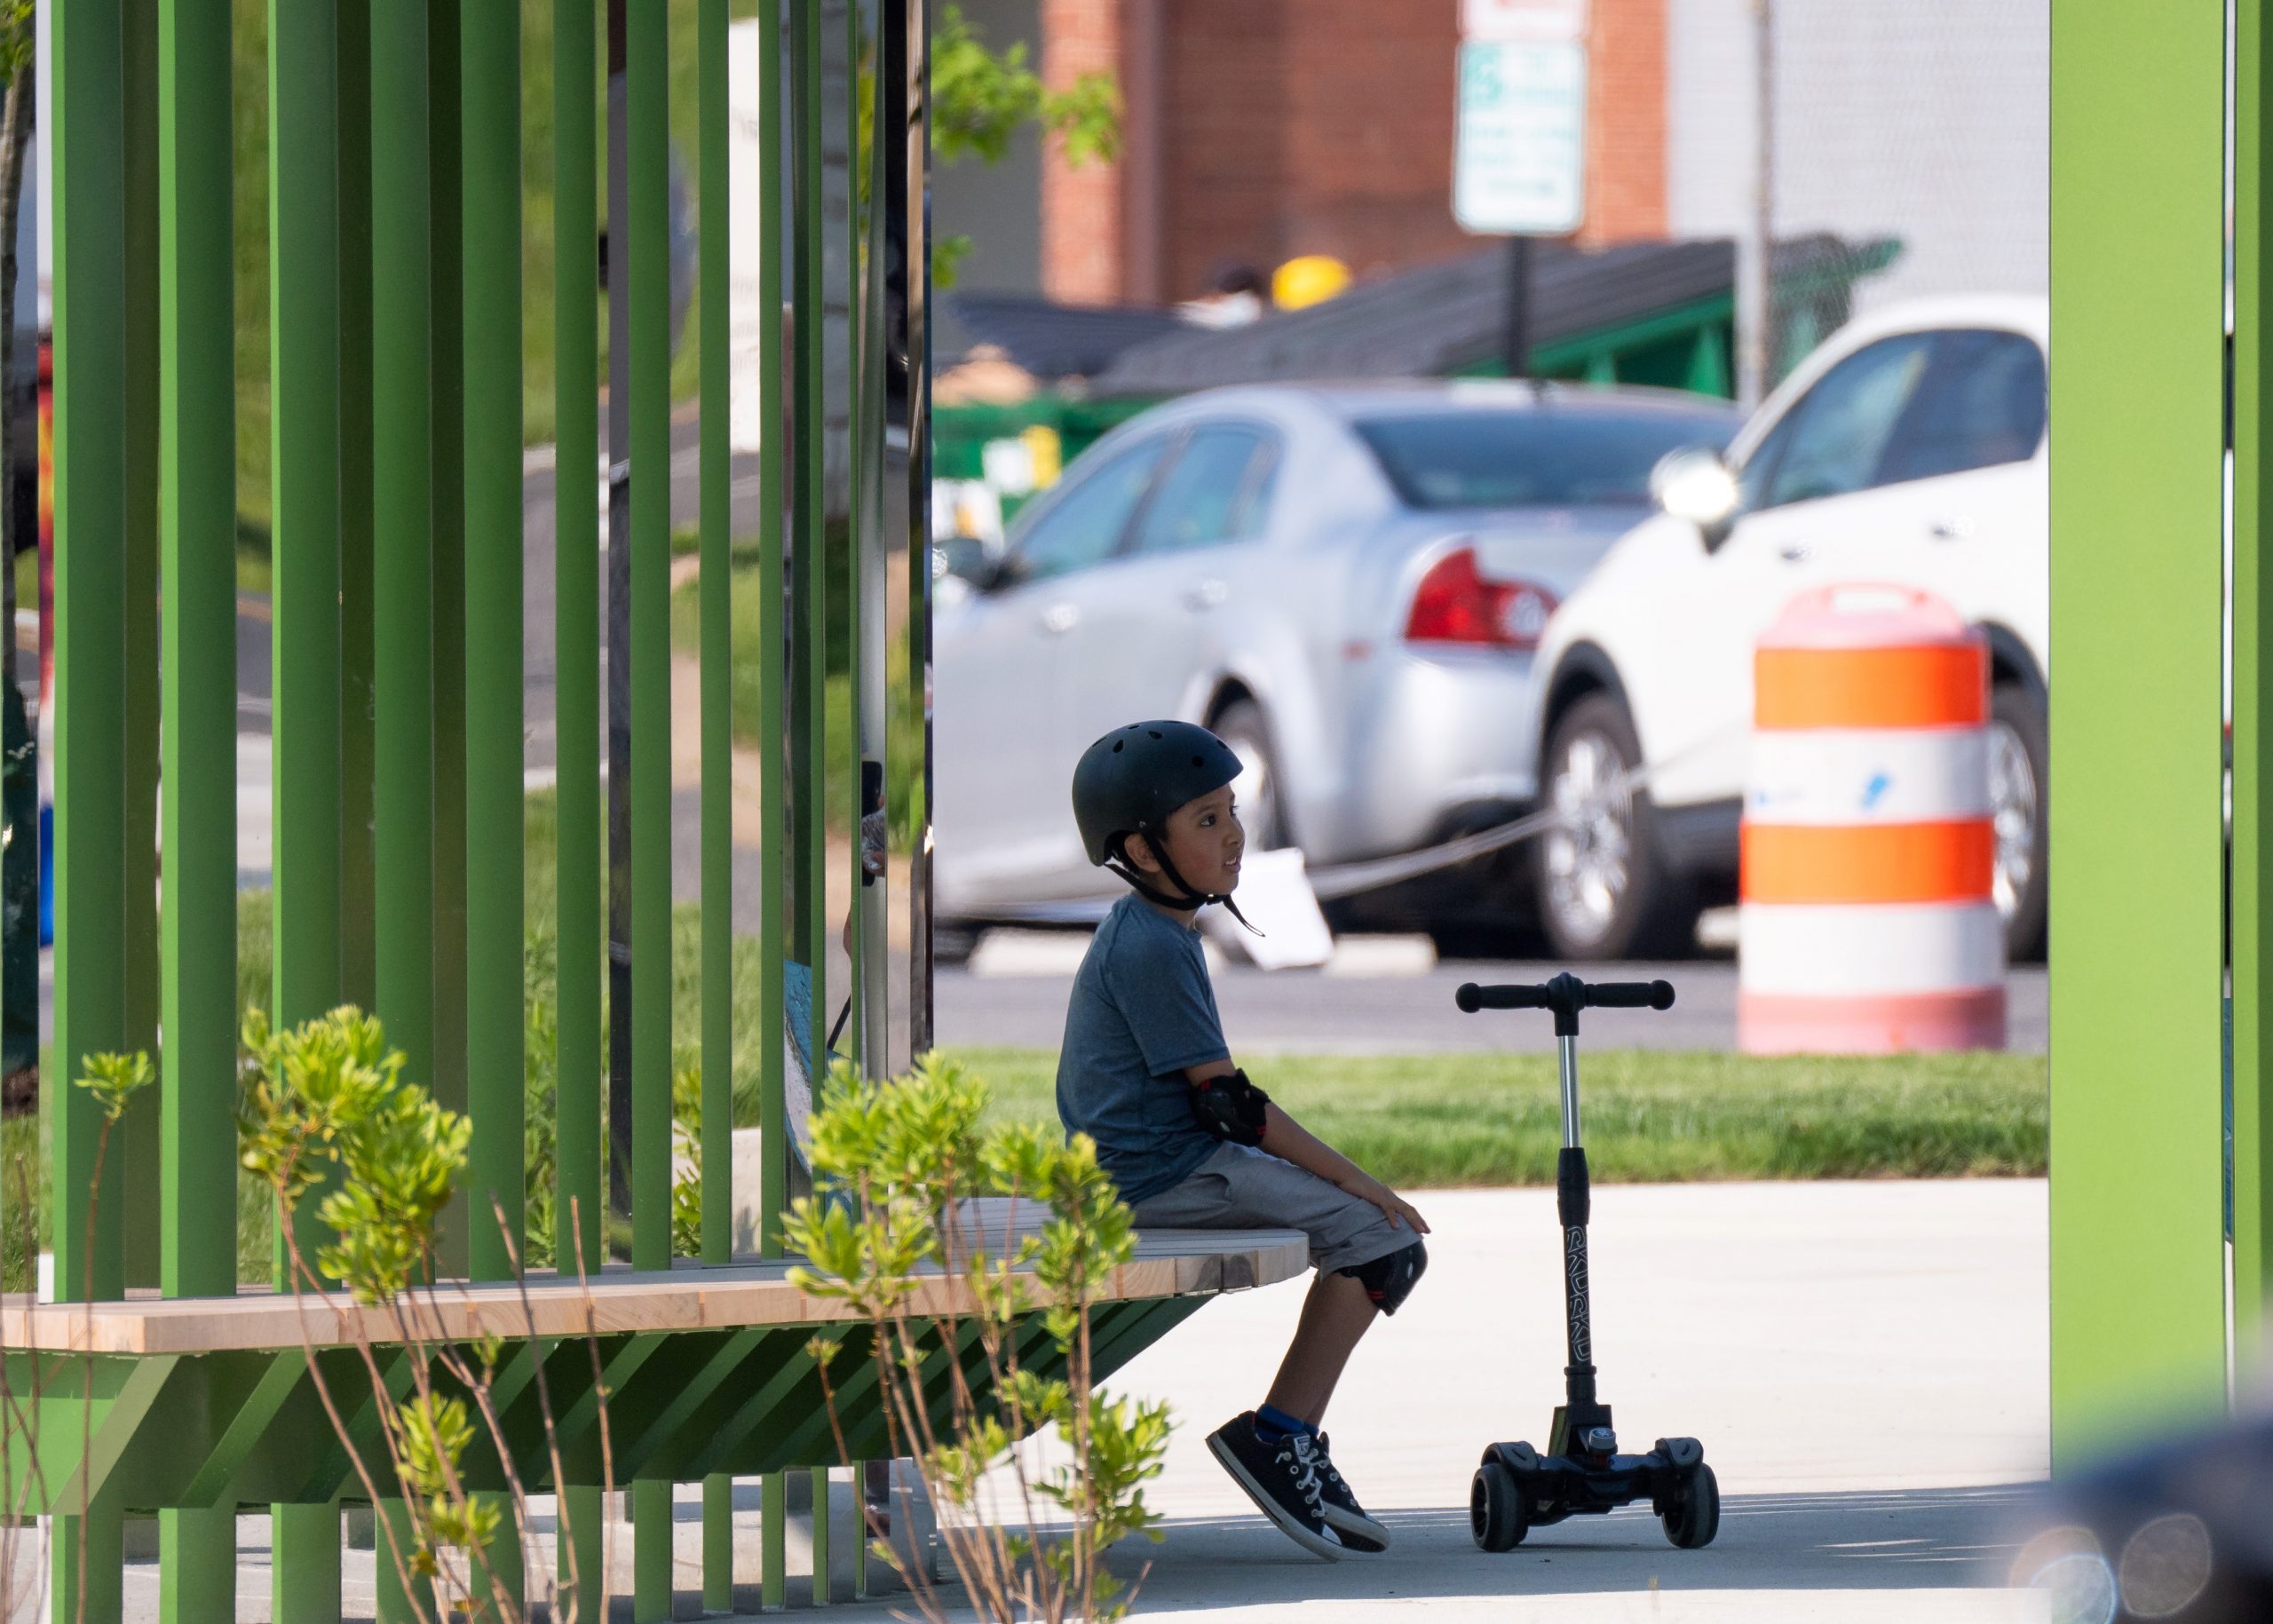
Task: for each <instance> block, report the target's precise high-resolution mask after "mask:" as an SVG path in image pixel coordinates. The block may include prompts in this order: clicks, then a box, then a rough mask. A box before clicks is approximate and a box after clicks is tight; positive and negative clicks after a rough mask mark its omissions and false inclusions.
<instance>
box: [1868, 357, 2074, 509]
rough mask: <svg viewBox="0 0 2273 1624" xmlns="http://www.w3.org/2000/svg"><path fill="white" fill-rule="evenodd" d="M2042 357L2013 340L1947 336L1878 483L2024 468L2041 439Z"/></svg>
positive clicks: (1905, 419) (2042, 415) (1895, 438)
mask: <svg viewBox="0 0 2273 1624" xmlns="http://www.w3.org/2000/svg"><path fill="white" fill-rule="evenodd" d="M2044 407H2045V401H2044V352H2043V351H2041V350H2039V349H2038V348H2037V347H2036V341H2035V340H2034V339H2032V338H2029V337H2024V336H2023V335H2021V334H2019V333H2007V332H1988V331H1957V332H1946V333H1944V334H1943V335H1942V337H1941V341H1940V343H1939V344H1938V345H1936V346H1935V351H1934V364H1933V366H1932V367H1931V368H1928V372H1927V375H1926V381H1925V384H1923V386H1922V387H1921V388H1920V390H1919V391H1918V395H1917V398H1916V400H1914V401H1913V403H1912V405H1911V408H1910V410H1909V411H1908V412H1907V413H1906V414H1905V416H1904V418H1903V421H1902V426H1901V429H1900V432H1897V434H1896V435H1895V437H1894V445H1893V447H1892V448H1890V449H1889V452H1888V454H1887V458H1886V463H1885V466H1884V467H1883V468H1882V469H1881V474H1880V479H1879V483H1881V484H1892V483H1893V482H1894V481H1896V480H1897V479H1931V478H1933V477H1934V476H1935V475H1936V474H1946V473H1962V472H1963V471H1966V470H1967V469H1968V468H1994V467H1995V466H1997V465H1998V464H1999V463H2024V462H2026V461H2027V460H2028V459H2029V458H2030V457H2031V456H2035V455H2036V448H2037V444H2038V442H2039V441H2040V440H2042V439H2043V438H2044Z"/></svg>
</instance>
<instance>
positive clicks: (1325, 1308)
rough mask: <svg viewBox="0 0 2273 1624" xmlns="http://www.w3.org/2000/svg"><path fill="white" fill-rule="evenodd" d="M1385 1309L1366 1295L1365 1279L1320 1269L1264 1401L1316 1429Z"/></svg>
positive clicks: (1304, 1301) (1324, 1417) (1305, 1299)
mask: <svg viewBox="0 0 2273 1624" xmlns="http://www.w3.org/2000/svg"><path fill="white" fill-rule="evenodd" d="M1379 1312H1380V1310H1378V1309H1376V1308H1375V1307H1374V1300H1373V1299H1372V1298H1371V1297H1369V1296H1367V1295H1366V1287H1365V1283H1364V1282H1363V1281H1362V1280H1359V1279H1356V1278H1354V1277H1353V1276H1350V1275H1347V1274H1327V1273H1325V1272H1323V1271H1321V1272H1320V1273H1319V1277H1318V1279H1315V1280H1314V1281H1312V1282H1311V1293H1310V1295H1309V1296H1307V1297H1305V1298H1303V1318H1302V1322H1301V1323H1300V1324H1299V1325H1297V1326H1296V1327H1295V1340H1294V1341H1293V1342H1291V1343H1288V1344H1287V1357H1286V1359H1284V1360H1282V1361H1281V1362H1280V1363H1279V1376H1278V1379H1277V1380H1276V1381H1274V1382H1271V1394H1270V1397H1269V1398H1266V1399H1264V1401H1263V1402H1264V1403H1266V1404H1268V1405H1270V1406H1271V1407H1272V1408H1274V1409H1279V1410H1284V1411H1285V1412H1286V1413H1287V1414H1289V1415H1292V1416H1295V1417H1296V1418H1297V1419H1298V1420H1300V1421H1301V1422H1303V1424H1304V1425H1306V1426H1309V1427H1311V1428H1312V1429H1313V1430H1315V1429H1316V1428H1317V1426H1318V1424H1319V1422H1322V1421H1324V1420H1325V1419H1326V1406H1327V1401H1328V1400H1330V1399H1331V1398H1333V1397H1334V1384H1335V1383H1336V1382H1340V1381H1341V1380H1342V1367H1343V1366H1344V1365H1347V1364H1348V1363H1349V1362H1350V1351H1351V1350H1352V1349H1354V1348H1355V1347H1357V1345H1358V1339H1359V1338H1361V1337H1363V1336H1364V1335H1365V1334H1366V1331H1367V1330H1368V1329H1370V1328H1371V1327H1372V1326H1373V1323H1374V1315H1376V1314H1377V1313H1379Z"/></svg>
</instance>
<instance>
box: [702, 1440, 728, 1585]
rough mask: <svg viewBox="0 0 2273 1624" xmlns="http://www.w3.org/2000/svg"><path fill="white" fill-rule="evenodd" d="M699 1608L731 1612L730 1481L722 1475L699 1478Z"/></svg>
mask: <svg viewBox="0 0 2273 1624" xmlns="http://www.w3.org/2000/svg"><path fill="white" fill-rule="evenodd" d="M702 1605H703V1608H704V1610H705V1611H707V1612H733V1610H734V1480H733V1477H729V1476H728V1475H727V1474H726V1473H725V1472H712V1473H711V1474H710V1475H709V1477H705V1478H703V1479H702Z"/></svg>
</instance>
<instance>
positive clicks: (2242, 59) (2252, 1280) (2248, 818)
mask: <svg viewBox="0 0 2273 1624" xmlns="http://www.w3.org/2000/svg"><path fill="white" fill-rule="evenodd" d="M2235 23H2236V30H2235V40H2234V69H2235V74H2234V92H2235V99H2234V165H2235V168H2234V415H2233V431H2234V507H2233V523H2234V535H2233V545H2234V579H2233V639H2234V641H2233V650H2234V653H2233V661H2234V664H2233V682H2234V694H2233V697H2234V714H2233V723H2234V761H2233V773H2234V804H2233V819H2234V822H2233V837H2234V848H2233V898H2232V905H2231V906H2232V910H2233V911H2232V920H2233V989H2234V1050H2233V1056H2234V1168H2233V1176H2234V1209H2233V1243H2234V1260H2233V1291H2234V1305H2233V1323H2234V1340H2235V1344H2236V1346H2235V1352H2236V1355H2237V1365H2238V1367H2239V1370H2240V1374H2241V1381H2242V1384H2243V1385H2245V1386H2246V1385H2247V1384H2249V1383H2250V1382H2252V1381H2253V1379H2254V1378H2255V1377H2256V1376H2257V1375H2258V1374H2260V1373H2261V1371H2262V1368H2263V1360H2264V1359H2265V1356H2266V1352H2267V1349H2266V1346H2265V1330H2266V1327H2265V1314H2266V1310H2267V1306H2268V1279H2267V1271H2268V1268H2269V1266H2273V1185H2269V1184H2268V1179H2267V1174H2268V1171H2269V1169H2273V1155H2269V1154H2268V1153H2269V1151H2273V1112H2269V1111H2268V1110H2267V1108H2266V1106H2267V1099H2266V1091H2267V1083H2268V1079H2269V1078H2273V1021H2269V1020H2268V1019H2267V1016H2266V1007H2265V1001H2266V994H2267V991H2268V988H2269V978H2273V963H2269V961H2268V958H2267V953H2268V949H2269V947H2273V868H2269V867H2268V864H2267V860H2266V859H2267V852H2266V835H2267V833H2268V830H2267V820H2268V818H2269V816H2273V796H2269V791H2273V751H2269V750H2268V749H2267V729H2268V727H2269V725H2273V661H2269V660H2268V659H2267V657H2266V654H2267V649H2266V640H2267V638H2268V635H2269V633H2273V570H2269V569H2268V568H2267V567H2266V559H2265V556H2264V550H2265V548H2266V547H2267V546H2268V545H2269V544H2273V523H2269V522H2268V521H2269V518H2273V514H2269V511H2268V504H2269V502H2273V486H2269V484H2268V482H2267V475H2268V471H2269V470H2268V464H2267V457H2266V451H2267V448H2268V445H2269V442H2273V416H2269V413H2268V408H2269V404H2273V402H2269V400H2268V396H2267V384H2268V383H2269V381H2273V367H2269V365H2268V363H2269V361H2273V328H2269V326H2268V323H2267V321H2266V315H2267V313H2268V310H2269V308H2273V305H2269V301H2268V299H2267V291H2268V289H2267V281H2268V277H2269V274H2273V264H2269V260H2268V257H2267V253H2266V250H2267V246H2268V245H2267V242H2266V232H2267V229H2268V226H2269V225H2273V210H2269V208H2268V203H2269V201H2273V195H2269V194H2273V164H2269V163H2268V162H2266V157H2267V154H2266V142H2267V141H2268V140H2269V139H2273V129H2269V128H2268V126H2267V123H2266V103H2265V91H2266V83H2267V70H2268V67H2269V62H2268V53H2269V51H2273V29H2269V28H2267V27H2266V26H2265V23H2266V19H2265V15H2264V10H2263V6H2262V4H2257V3H2252V0H2243V4H2240V5H2239V6H2238V7H2237V11H2236V14H2235Z"/></svg>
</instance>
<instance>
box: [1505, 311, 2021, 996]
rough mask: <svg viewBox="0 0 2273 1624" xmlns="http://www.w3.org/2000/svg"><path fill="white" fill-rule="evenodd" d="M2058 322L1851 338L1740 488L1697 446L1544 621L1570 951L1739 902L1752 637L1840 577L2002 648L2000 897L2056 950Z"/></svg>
mask: <svg viewBox="0 0 2273 1624" xmlns="http://www.w3.org/2000/svg"><path fill="white" fill-rule="evenodd" d="M2046 330H2047V307H2046V304H2045V301H2044V300H2042V299H2040V298H2024V297H1970V298H1963V299H1940V300H1935V301H1933V302H1930V303H1919V304H1913V305H1903V306H1901V307H1898V308H1896V309H1891V310H1889V311H1887V312H1885V313H1882V314H1879V315H1874V316H1872V317H1870V318H1868V319H1865V320H1863V321H1857V322H1855V323H1853V324H1851V325H1850V326H1849V327H1847V328H1845V329H1842V330H1841V332H1840V333H1838V334H1837V335H1836V336H1835V337H1833V339H1832V340H1831V341H1830V342H1829V343H1827V344H1826V345H1824V346H1823V347H1822V348H1821V349H1819V350H1818V351H1817V352H1816V353H1814V354H1813V355H1811V356H1810V357H1809V358H1808V360H1806V362H1804V363H1803V364H1802V366H1801V367H1800V368H1799V369H1798V370H1797V371H1795V372H1794V374H1793V375H1792V376H1791V377H1790V378H1789V379H1788V380H1786V383H1785V384H1784V385H1783V386H1782V387H1781V388H1779V389H1778V390H1777V392H1775V394H1774V395H1773V396H1771V397H1770V399H1769V400H1768V401H1767V402H1766V403H1765V404H1764V405H1763V406H1762V408H1760V410H1759V411H1758V412H1757V413H1755V414H1754V416H1753V418H1752V420H1751V421H1750V422H1749V423H1747V424H1746V425H1745V427H1744V429H1743V431H1742V432H1740V433H1738V436H1737V438H1736V440H1734V441H1733V442H1732V443H1731V445H1730V449H1729V455H1728V458H1727V465H1726V466H1727V474H1721V473H1720V471H1719V469H1718V468H1717V467H1716V466H1715V465H1714V464H1711V463H1702V464H1701V465H1700V462H1699V456H1698V454H1695V453H1683V454H1679V455H1680V456H1683V458H1685V459H1686V462H1685V464H1684V465H1683V466H1682V467H1679V468H1665V469H1661V470H1660V472H1661V474H1666V475H1667V476H1680V477H1677V478H1676V477H1669V478H1668V479H1667V480H1665V481H1664V482H1663V483H1662V484H1661V487H1660V498H1661V501H1662V503H1663V504H1664V505H1665V507H1666V508H1667V511H1662V512H1659V514H1657V515H1656V516H1655V517H1654V518H1651V519H1649V520H1647V521H1646V522H1644V523H1643V525H1641V526H1640V527H1638V528H1636V529H1635V530H1634V531H1632V532H1630V533H1629V534H1628V535H1626V536H1624V537H1622V538H1621V539H1620V541H1619V542H1618V543H1617V544H1616V545H1615V546H1614V547H1612V549H1611V551H1609V553H1608V554H1606V555H1605V556H1604V558H1603V560H1602V562H1601V564H1600V565H1598V566H1596V569H1595V571H1594V573H1593V574H1590V575H1589V576H1588V577H1587V580H1586V582H1585V584H1584V585H1582V586H1581V587H1580V589H1579V590H1578V591H1576V592H1575V593H1573V594H1572V596H1571V597H1570V598H1568V599H1567V600H1565V602H1564V604H1563V606H1562V607H1561V609H1560V610H1559V611H1557V613H1556V615H1555V617H1554V619H1553V620H1552V621H1551V622H1549V623H1548V628H1547V631H1546V634H1545V636H1544V638H1542V640H1541V642H1540V649H1539V656H1538V661H1537V664H1536V666H1535V667H1534V669H1537V670H1540V671H1545V672H1548V673H1550V674H1551V675H1550V676H1549V678H1548V680H1547V681H1546V682H1543V683H1540V684H1538V685H1535V686H1534V687H1533V688H1532V695H1533V698H1532V702H1531V706H1530V709H1528V711H1527V712H1526V714H1525V717H1524V723H1523V725H1524V727H1525V742H1526V745H1527V746H1529V747H1536V748H1540V756H1539V757H1537V759H1538V760H1539V762H1540V798H1541V801H1542V803H1543V804H1548V805H1551V806H1555V807H1559V808H1561V809H1562V810H1563V811H1564V812H1566V813H1568V814H1569V818H1568V820H1567V821H1566V822H1565V823H1564V825H1562V826H1561V827H1558V828H1556V829H1554V830H1552V831H1550V832H1549V833H1548V835H1546V836H1543V837H1541V838H1540V840H1539V841H1537V842H1536V843H1535V844H1534V846H1533V852H1534V862H1533V867H1534V875H1535V877H1536V879H1537V882H1538V887H1539V910H1540V920H1541V923H1543V924H1544V926H1545V928H1546V930H1547V932H1548V936H1549V937H1550V938H1551V939H1552V940H1553V942H1554V945H1555V947H1556V952H1557V953H1558V954H1559V955H1562V956H1564V957H1568V958H1580V959H1604V958H1621V957H1628V956H1633V955H1647V954H1650V953H1653V952H1661V951H1666V950H1669V949H1677V948H1679V947H1683V946H1685V945H1686V944H1687V941H1688V940H1689V939H1690V933H1691V931H1693V929H1694V926H1695V923H1696V916H1697V912H1698V910H1699V907H1703V906H1705V905H1707V904H1708V903H1710V902H1712V901H1715V900H1717V899H1724V898H1726V897H1727V896H1729V895H1730V894H1732V891H1733V881H1734V878H1735V875H1736V865H1737V824H1738V811H1739V808H1740V806H1741V804H1742V796H1743V789H1744V779H1745V767H1746V747H1747V741H1748V737H1749V722H1750V718H1751V715H1752V647H1753V643H1754V639H1755V638H1757V637H1758V636H1759V634H1760V633H1761V632H1762V630H1764V629H1765V628H1766V627H1767V626H1768V625H1769V623H1770V622H1771V621H1773V620H1774V619H1775V618H1776V615H1777V614H1778V611H1779V610H1781V609H1782V607H1783V606H1784V605H1785V604H1786V602H1788V601H1789V600H1790V599H1791V598H1792V597H1793V596H1794V594H1795V593H1797V592H1800V591H1802V590H1805V589H1808V588H1810V587H1815V586H1819V585H1822V584H1825V583H1826V582H1833V581H1891V582H1904V583H1906V584H1910V585H1914V586H1919V587H1922V588H1924V589H1926V590H1928V591H1931V592H1934V593H1936V594H1937V595H1939V596H1940V597H1942V598H1945V599H1947V600H1948V601H1949V602H1951V603H1952V604H1953V605H1955V606H1957V608H1958V610H1959V612H1960V613H1961V614H1964V615H1965V616H1966V617H1967V619H1968V620H1970V621H1972V622H1974V623H1975V624H1976V625H1978V626H1979V627H1981V629H1982V630H1984V632H1985V633H1986V634H1987V637H1988V640H1989V647H1990V652H1991V659H1992V680H1993V682H1994V690H1993V693H1992V740H1991V773H1992V785H1991V791H1992V796H1993V799H1994V804H1995V809H1996V823H1997V877H1996V883H1997V899H1998V903H1999V906H2000V907H2001V908H2002V909H2003V911H2004V913H2005V916H2006V920H2007V931H2008V943H2009V945H2010V947H2011V949H2012V952H2013V955H2014V956H2016V957H2027V956H2031V955H2034V954H2035V953H2037V952H2038V951H2039V950H2040V948H2041V945H2042V941H2043V934H2044V899H2045V877H2046V875H2045V859H2044V830H2045V810H2046V780H2045V755H2046V748H2045V747H2046V722H2045V695H2046V686H2045V677H2046V664H2045V645H2046V622H2047V592H2048V586H2047V557H2048V555H2047V536H2046V522H2047V513H2046V486H2045V453H2044V440H2045V435H2044V428H2045V398H2046V397H2045V359H2044V358H2045V342H2046ZM1668 460H1669V462H1670V460H1671V459H1668ZM1730 475H1732V476H1733V480H1732V481H1731V479H1730V478H1729V477H1728V476H1730ZM1716 476H1717V477H1716ZM1716 484H1717V485H1718V487H1719V492H1718V495H1719V498H1720V499H1719V501H1718V502H1717V503H1716V502H1715V501H1714V500H1713V498H1714V495H1715V490H1714V487H1715V485H1716ZM1731 484H1732V485H1733V488H1731ZM1684 515H1685V516H1684ZM1637 769H1638V776H1637V772H1636V770H1637Z"/></svg>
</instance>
